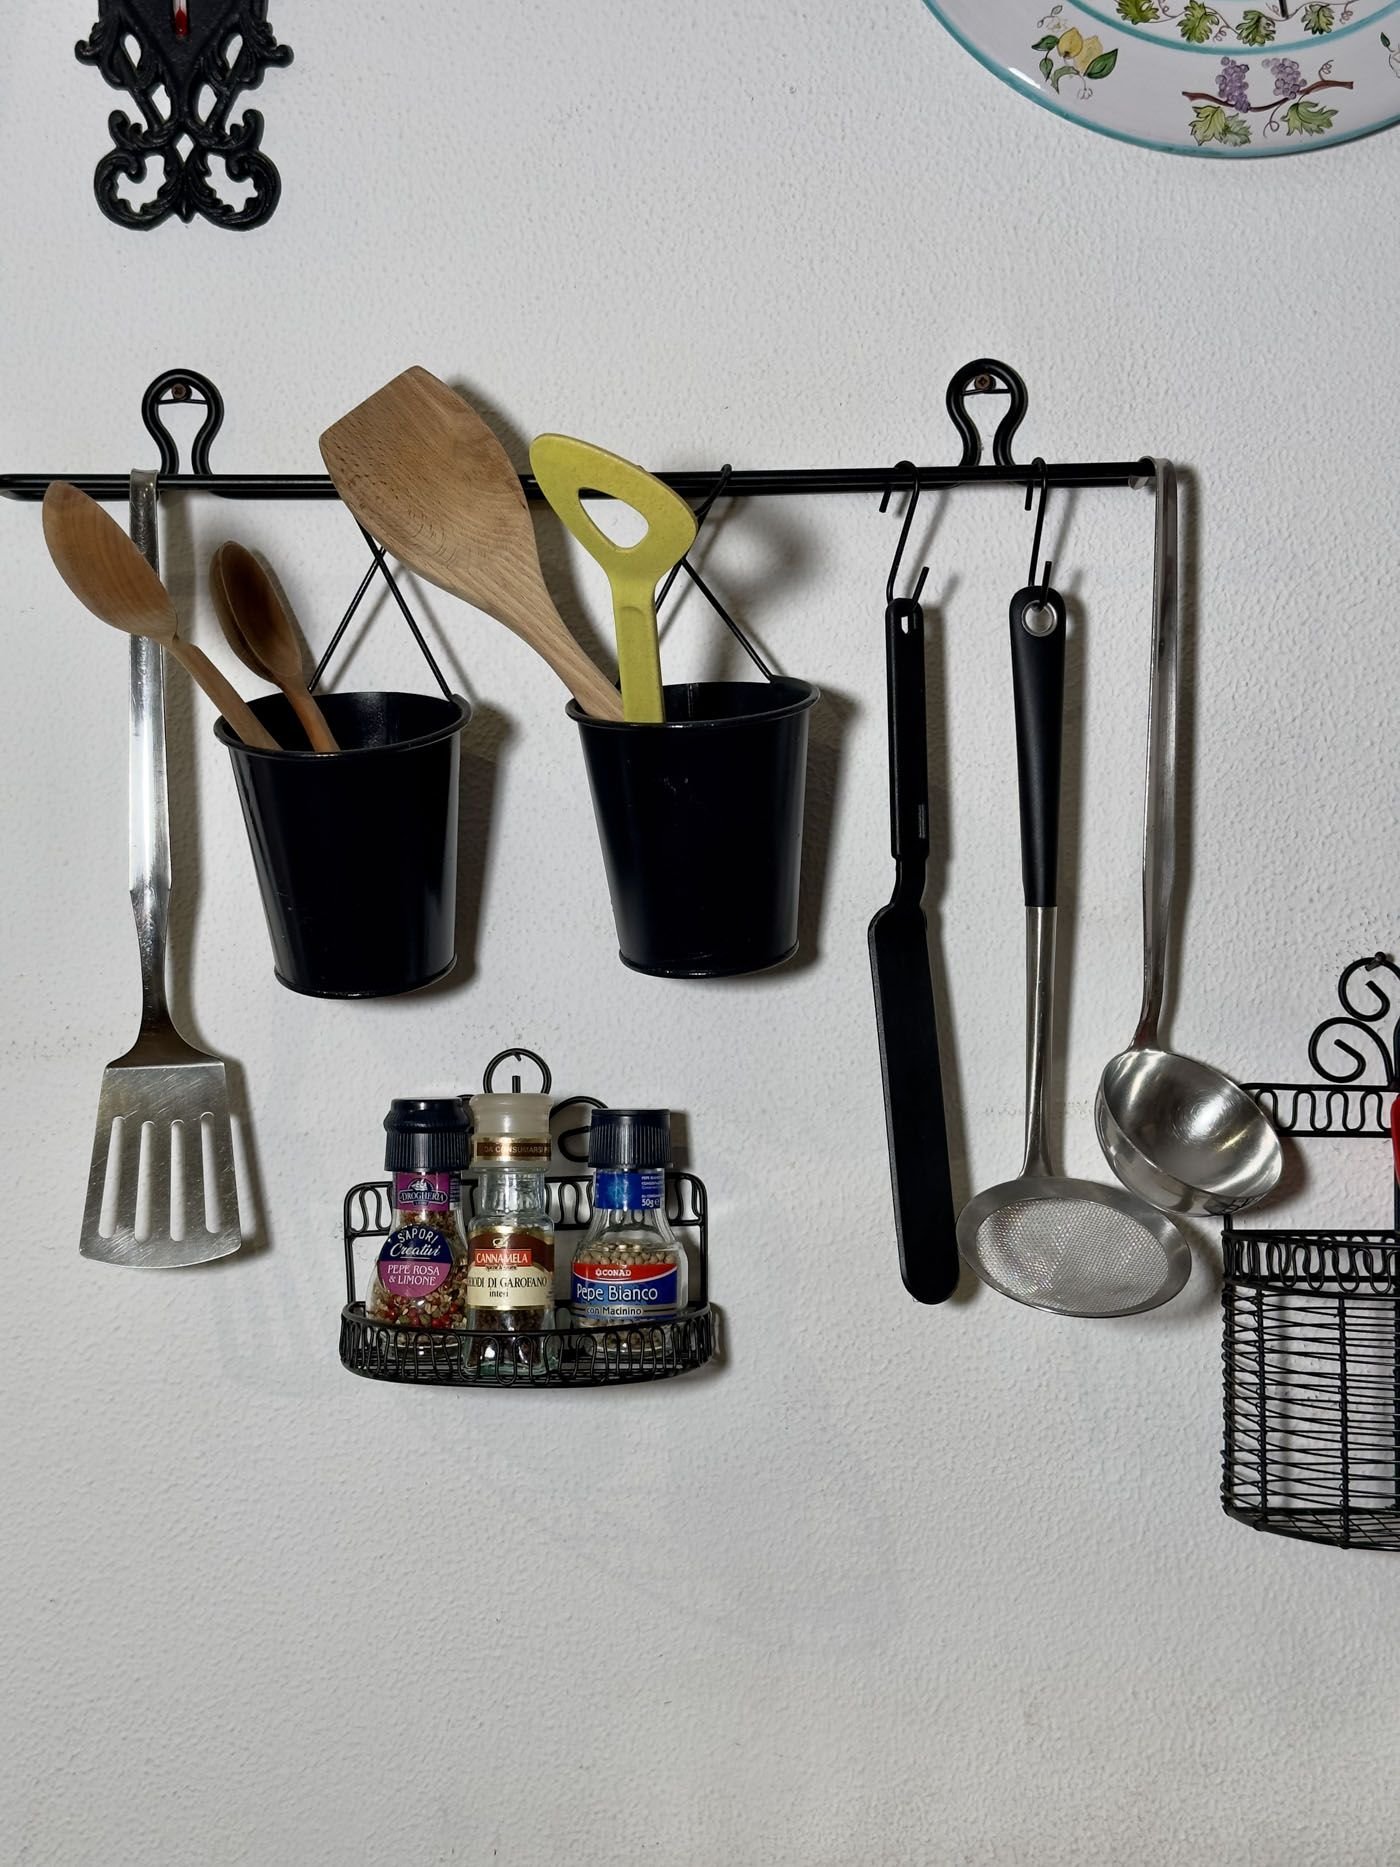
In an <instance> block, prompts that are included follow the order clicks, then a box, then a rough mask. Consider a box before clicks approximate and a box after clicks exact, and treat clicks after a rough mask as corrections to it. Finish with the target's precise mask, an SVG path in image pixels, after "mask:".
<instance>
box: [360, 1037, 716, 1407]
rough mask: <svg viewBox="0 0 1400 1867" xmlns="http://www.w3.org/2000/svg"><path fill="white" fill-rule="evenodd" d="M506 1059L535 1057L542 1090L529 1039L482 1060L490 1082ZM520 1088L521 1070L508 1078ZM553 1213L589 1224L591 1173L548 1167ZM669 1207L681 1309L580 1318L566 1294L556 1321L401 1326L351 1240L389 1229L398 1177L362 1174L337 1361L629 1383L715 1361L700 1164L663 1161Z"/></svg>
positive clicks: (532, 1383) (383, 1369) (469, 1206)
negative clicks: (615, 1320)
mask: <svg viewBox="0 0 1400 1867" xmlns="http://www.w3.org/2000/svg"><path fill="white" fill-rule="evenodd" d="M508 1058H512V1059H515V1060H517V1061H521V1062H530V1063H533V1064H534V1065H535V1066H536V1068H537V1069H538V1070H539V1072H540V1078H541V1087H542V1089H543V1091H544V1092H545V1093H546V1094H547V1093H548V1091H549V1089H550V1087H551V1082H552V1078H551V1075H550V1071H549V1066H548V1064H546V1063H545V1062H544V1060H543V1058H541V1057H540V1056H538V1055H537V1054H536V1053H535V1052H534V1051H532V1050H521V1049H516V1050H503V1051H502V1052H501V1053H500V1054H499V1055H498V1056H496V1057H493V1058H492V1060H491V1062H490V1063H488V1064H487V1066H486V1072H485V1075H484V1078H483V1084H482V1086H483V1088H484V1089H486V1090H487V1091H488V1092H489V1091H490V1089H491V1086H492V1083H493V1082H494V1080H495V1072H496V1070H497V1069H498V1068H499V1066H500V1065H501V1064H502V1063H503V1062H505V1061H506V1060H507V1059H508ZM512 1085H513V1087H514V1089H515V1090H517V1091H518V1090H519V1088H520V1077H519V1076H518V1075H517V1076H514V1077H513V1078H512ZM604 1106H605V1105H604V1104H603V1103H602V1102H600V1101H599V1100H598V1098H597V1097H596V1096H567V1097H565V1098H564V1099H563V1100H562V1101H560V1102H556V1103H555V1104H554V1106H553V1108H552V1109H551V1111H550V1114H551V1119H553V1118H554V1117H557V1116H558V1115H559V1114H560V1113H561V1112H562V1111H563V1110H565V1109H568V1108H574V1107H578V1108H589V1109H593V1108H602V1107H604ZM587 1133H588V1128H587V1124H586V1123H585V1124H584V1125H582V1126H579V1127H574V1128H568V1129H566V1130H565V1131H564V1132H563V1133H562V1134H561V1135H560V1137H559V1142H558V1148H559V1152H560V1153H561V1154H562V1155H563V1156H564V1158H565V1159H566V1160H577V1161H579V1162H582V1160H583V1156H582V1155H580V1154H578V1153H577V1152H576V1151H575V1148H576V1144H577V1143H578V1142H579V1141H581V1140H582V1139H583V1138H584V1137H585V1136H586V1135H587ZM476 1186H477V1182H476V1180H475V1179H474V1178H473V1177H471V1176H464V1177H463V1180H462V1196H463V1204H464V1207H465V1209H466V1213H467V1216H468V1218H470V1217H472V1216H473V1215H474V1214H475V1211H476ZM546 1186H547V1189H548V1195H549V1214H550V1217H551V1219H552V1220H553V1221H554V1229H555V1233H556V1235H563V1236H565V1237H567V1236H570V1235H572V1234H576V1233H578V1232H582V1231H583V1230H584V1229H585V1228H586V1227H587V1225H588V1222H589V1220H590V1219H591V1218H592V1216H593V1205H592V1197H591V1191H592V1180H591V1177H590V1176H589V1175H588V1174H587V1173H581V1174H550V1175H548V1176H547V1178H546ZM666 1216H667V1218H668V1219H669V1220H670V1222H671V1225H672V1226H673V1228H676V1229H677V1230H678V1232H679V1235H680V1236H681V1237H682V1239H683V1240H684V1241H685V1243H686V1244H687V1246H688V1247H689V1249H688V1251H687V1257H688V1259H689V1270H690V1289H691V1297H690V1301H689V1303H688V1304H687V1306H686V1308H685V1309H684V1310H683V1311H682V1312H681V1314H680V1315H679V1316H674V1317H670V1318H666V1319H664V1320H658V1321H656V1322H649V1323H638V1324H635V1325H628V1326H626V1327H622V1328H609V1329H582V1328H579V1327H577V1326H576V1325H575V1324H574V1322H573V1319H572V1316H571V1314H570V1311H569V1306H568V1304H567V1303H560V1304H557V1305H556V1307H555V1326H554V1327H553V1328H552V1329H538V1330H519V1331H514V1330H513V1331H504V1330H483V1329H406V1328H404V1326H403V1325H402V1324H401V1323H386V1322H376V1321H374V1320H373V1319H372V1318H370V1317H369V1316H367V1315H366V1314H365V1306H364V1303H363V1301H362V1300H361V1299H360V1296H359V1294H358V1289H357V1276H356V1263H355V1248H356V1246H357V1245H361V1244H364V1243H365V1242H367V1241H369V1240H372V1239H379V1238H387V1237H388V1235H389V1231H390V1227H391V1224H392V1217H393V1200H392V1186H391V1183H390V1182H389V1181H387V1180H365V1181H361V1182H360V1184H359V1185H358V1186H352V1187H351V1188H350V1190H349V1191H348V1192H347V1193H346V1195H345V1203H344V1216H343V1234H344V1242H345V1307H344V1308H343V1309H342V1310H341V1312H340V1361H341V1365H342V1367H344V1368H347V1369H348V1370H349V1371H350V1373H351V1374H359V1375H363V1376H364V1377H365V1378H366V1379H368V1380H371V1381H396V1382H400V1383H407V1384H410V1385H414V1386H419V1387H497V1388H531V1389H534V1388H561V1387H562V1388H572V1387H622V1386H628V1385H632V1384H635V1383H638V1382H642V1381H665V1380H669V1379H672V1378H673V1377H674V1376H676V1375H680V1374H688V1373H691V1372H692V1371H693V1370H694V1369H696V1368H702V1367H704V1365H705V1363H706V1362H708V1361H710V1360H712V1359H713V1357H714V1355H715V1353H716V1349H717V1346H718V1332H717V1322H716V1317H715V1313H714V1311H713V1310H712V1309H711V1307H710V1299H709V1271H710V1221H709V1201H708V1197H707V1194H706V1190H705V1183H704V1181H703V1180H701V1179H699V1178H698V1176H697V1175H695V1174H693V1173H685V1172H680V1171H676V1170H668V1172H667V1174H666Z"/></svg>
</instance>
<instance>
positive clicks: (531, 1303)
mask: <svg viewBox="0 0 1400 1867" xmlns="http://www.w3.org/2000/svg"><path fill="white" fill-rule="evenodd" d="M549 1108H550V1102H549V1097H548V1096H547V1095H539V1094H531V1093H521V1092H516V1093H515V1094H505V1093H500V1094H497V1093H495V1092H491V1093H488V1094H485V1095H479V1096H473V1097H472V1099H471V1114H472V1125H473V1129H474V1133H473V1137H472V1164H473V1168H474V1170H475V1173H476V1179H477V1184H476V1202H475V1204H476V1210H475V1213H474V1215H473V1217H472V1221H471V1223H470V1225H469V1226H468V1228H467V1274H466V1293H467V1327H468V1328H469V1329H478V1330H489V1331H492V1332H494V1333H499V1334H518V1333H523V1332H525V1331H530V1330H537V1329H549V1328H552V1327H553V1325H554V1225H553V1221H552V1220H551V1219H550V1216H549V1196H548V1190H547V1188H546V1185H545V1174H546V1171H547V1170H548V1167H549V1161H550V1154H551V1151H552V1149H551V1144H550V1138H549Z"/></svg>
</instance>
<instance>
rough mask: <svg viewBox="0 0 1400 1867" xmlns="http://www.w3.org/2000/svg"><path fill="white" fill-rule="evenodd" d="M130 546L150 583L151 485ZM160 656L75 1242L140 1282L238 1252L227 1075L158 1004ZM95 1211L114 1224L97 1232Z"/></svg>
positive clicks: (141, 728)
mask: <svg viewBox="0 0 1400 1867" xmlns="http://www.w3.org/2000/svg"><path fill="white" fill-rule="evenodd" d="M131 535H132V537H133V538H134V539H135V540H136V543H137V544H138V545H139V546H140V548H141V550H142V551H143V552H144V553H145V556H146V558H147V560H148V562H149V563H150V565H151V568H152V569H153V570H157V571H158V570H159V569H160V563H159V548H158V536H157V529H156V476H155V474H154V473H133V474H132V476H131ZM162 653H163V651H162V649H161V647H160V644H159V643H158V642H152V641H149V640H147V639H146V638H144V637H142V636H133V637H132V641H131V771H130V781H129V783H130V789H129V804H130V816H131V910H132V913H133V914H134V915H135V917H136V939H137V944H138V946H139V948H140V952H141V1031H140V1035H139V1036H138V1037H137V1039H136V1042H135V1043H134V1044H133V1045H132V1046H131V1049H130V1050H128V1051H127V1052H126V1054H125V1055H124V1056H121V1057H117V1058H116V1059H115V1060H114V1061H113V1062H111V1063H109V1064H108V1065H107V1068H106V1069H105V1070H104V1072H103V1075H102V1094H101V1097H100V1099H99V1101H98V1105H97V1131H96V1133H95V1134H94V1136H93V1142H92V1166H91V1168H90V1170H89V1173H88V1190H87V1203H86V1205H85V1206H84V1208H83V1233H82V1241H81V1249H82V1254H83V1256H84V1257H85V1258H100V1259H102V1261H103V1262H104V1263H107V1264H129V1265H133V1266H136V1267H138V1268H140V1269H144V1270H171V1269H174V1268H176V1267H177V1266H179V1265H184V1264H206V1263H208V1262H209V1260H210V1259H211V1258H226V1257H228V1255H229V1254H230V1253H231V1252H234V1251H237V1249H238V1247H239V1245H240V1243H241V1242H242V1234H241V1231H240V1227H239V1219H238V1189H237V1186H236V1184H235V1181H234V1174H233V1131H232V1126H231V1123H230V1120H229V1105H228V1078H227V1074H226V1071H225V1069H224V1065H223V1063H222V1062H221V1060H220V1059H219V1058H218V1057H211V1056H206V1055H205V1053H204V1052H203V1051H202V1050H196V1049H195V1048H194V1046H193V1044H188V1043H186V1041H185V1039H184V1038H183V1037H181V1035H180V1033H179V1032H178V1031H177V1030H176V1029H175V1024H174V1021H173V1019H172V1018H171V1016H170V1008H169V1006H168V1004H167V1003H166V997H165V941H166V931H167V927H168V924H169V918H170V801H169V797H168V795H167V792H166V783H165V664H164V661H163V660H162ZM177 1150H178V1154H179V1163H178V1165H179V1172H178V1174H177V1172H176V1160H175V1155H176V1151H177ZM177 1181H178V1184H177ZM109 1182H114V1185H113V1187H112V1194H113V1197H112V1198H111V1199H109V1198H108V1186H109ZM104 1207H106V1208H107V1209H108V1210H109V1211H110V1213H111V1214H112V1223H111V1225H110V1228H109V1229H108V1230H106V1231H105V1232H104V1230H103V1223H102V1222H103V1212H104ZM138 1227H139V1231H138Z"/></svg>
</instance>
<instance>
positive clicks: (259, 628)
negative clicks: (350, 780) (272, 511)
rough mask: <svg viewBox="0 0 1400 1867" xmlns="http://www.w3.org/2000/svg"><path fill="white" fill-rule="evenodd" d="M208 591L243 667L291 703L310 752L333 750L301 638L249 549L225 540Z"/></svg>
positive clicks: (213, 565) (336, 748) (332, 738)
mask: <svg viewBox="0 0 1400 1867" xmlns="http://www.w3.org/2000/svg"><path fill="white" fill-rule="evenodd" d="M209 594H210V595H211V596H212V597H213V599H214V608H215V610H216V611H217V613H218V617H219V622H220V625H221V626H222V628H223V632H224V639H225V641H226V642H227V643H228V645H229V647H230V648H231V649H232V650H233V652H234V654H235V655H237V657H238V659H239V660H240V661H241V662H242V663H243V665H244V667H245V668H248V669H250V670H251V671H252V672H253V673H254V674H256V675H258V676H259V678H260V679H262V680H264V681H271V682H272V684H273V685H274V686H275V687H280V688H281V689H282V692H283V693H284V694H285V695H286V696H287V699H288V700H289V701H290V702H291V705H292V710H293V712H294V713H295V714H296V716H297V718H298V719H299V720H300V721H301V723H302V726H303V728H304V729H305V732H306V736H307V738H308V739H309V740H310V742H311V750H312V751H313V752H338V751H339V750H340V747H339V746H338V745H337V744H336V740H335V735H334V733H332V731H331V729H330V727H329V726H327V724H326V716H325V714H324V713H322V711H321V709H320V708H319V707H318V706H317V704H316V702H315V700H314V699H313V698H312V696H311V690H310V689H309V688H308V686H307V684H306V672H305V669H304V667H303V665H302V657H301V643H300V642H299V641H298V640H297V637H296V631H295V630H294V629H293V627H292V623H291V618H290V617H289V616H288V614H287V612H286V610H285V609H284V608H283V607H282V599H281V597H279V596H278V594H277V590H276V588H275V586H274V585H273V582H272V579H271V578H270V577H269V576H268V574H267V572H266V571H265V570H264V569H263V567H262V565H261V564H260V563H259V562H258V560H257V559H256V558H255V557H254V556H253V554H252V552H251V551H245V550H244V548H243V546H242V545H239V544H235V543H234V542H233V541H232V539H230V540H229V541H228V542H227V543H226V544H221V545H220V546H219V548H218V550H217V551H216V552H215V553H214V556H213V560H212V562H211V563H210V565H209Z"/></svg>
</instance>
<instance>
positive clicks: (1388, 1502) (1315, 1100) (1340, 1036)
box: [1221, 953, 1400, 1550]
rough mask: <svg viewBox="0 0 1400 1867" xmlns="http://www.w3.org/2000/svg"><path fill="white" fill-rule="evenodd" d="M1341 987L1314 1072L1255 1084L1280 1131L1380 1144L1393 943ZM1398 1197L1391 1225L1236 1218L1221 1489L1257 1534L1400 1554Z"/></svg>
mask: <svg viewBox="0 0 1400 1867" xmlns="http://www.w3.org/2000/svg"><path fill="white" fill-rule="evenodd" d="M1337 995H1338V999H1339V1002H1340V1004H1341V1011H1340V1013H1337V1014H1333V1015H1332V1016H1330V1017H1328V1018H1325V1019H1324V1020H1323V1021H1322V1023H1321V1024H1319V1025H1318V1026H1317V1028H1316V1029H1315V1030H1314V1032H1313V1034H1312V1037H1311V1039H1310V1040H1309V1043H1308V1060H1309V1063H1310V1064H1311V1066H1312V1068H1313V1069H1314V1070H1315V1071H1316V1073H1317V1074H1316V1078H1315V1079H1314V1080H1313V1081H1310V1082H1297V1083H1259V1084H1251V1085H1250V1092H1251V1094H1252V1095H1254V1096H1255V1098H1256V1100H1257V1101H1258V1102H1259V1103H1260V1105H1261V1107H1262V1108H1263V1109H1264V1111H1265V1113H1266V1114H1267V1115H1268V1116H1269V1117H1270V1119H1271V1120H1272V1121H1273V1122H1274V1124H1275V1126H1276V1127H1277V1129H1278V1131H1279V1133H1280V1134H1282V1135H1286V1136H1291V1137H1292V1138H1293V1139H1295V1140H1345V1141H1367V1142H1370V1143H1371V1144H1372V1146H1373V1147H1377V1144H1382V1143H1385V1142H1388V1140H1389V1138H1390V1124H1389V1116H1390V1107H1391V1104H1392V1102H1393V1101H1394V1099H1395V1096H1396V1094H1397V1089H1400V967H1397V966H1396V964H1395V963H1394V961H1393V960H1391V959H1389V958H1388V957H1387V956H1386V955H1385V954H1381V953H1377V954H1373V955H1371V956H1370V957H1368V958H1364V959H1358V960H1354V961H1353V962H1352V963H1351V964H1350V965H1349V966H1347V967H1346V968H1345V969H1344V971H1343V972H1342V974H1341V977H1340V979H1339V981H1338V987H1337ZM1378 1156H1379V1148H1378ZM1382 1158H1385V1159H1386V1160H1387V1161H1388V1160H1389V1151H1388V1149H1387V1152H1386V1154H1385V1155H1384V1156H1383V1157H1382ZM1395 1198H1396V1212H1395V1225H1394V1227H1393V1228H1392V1229H1391V1230H1389V1231H1362V1230H1340V1229H1337V1230H1334V1229H1327V1230H1318V1229H1308V1230H1289V1231H1285V1230H1275V1229H1270V1230H1263V1229H1256V1228H1253V1227H1251V1228H1248V1229H1242V1228H1240V1227H1238V1226H1236V1225H1235V1224H1234V1223H1233V1222H1232V1220H1231V1219H1230V1218H1228V1217H1227V1218H1226V1220H1225V1227H1224V1248H1225V1281H1224V1291H1223V1296H1222V1307H1223V1314H1224V1342H1223V1359H1224V1374H1225V1441H1224V1456H1223V1478H1222V1486H1221V1501H1222V1503H1223V1505H1224V1508H1225V1511H1226V1512H1227V1514H1228V1515H1229V1516H1231V1517H1235V1518H1237V1519H1238V1520H1239V1521H1240V1522H1241V1523H1247V1524H1250V1525H1251V1526H1252V1527H1253V1528H1254V1529H1256V1530H1267V1531H1270V1532H1272V1533H1273V1534H1274V1535H1276V1536H1288V1537H1296V1538H1301V1539H1303V1540H1304V1541H1307V1542H1313V1543H1329V1544H1333V1545H1336V1546H1339V1547H1341V1548H1343V1549H1384V1550H1400V1190H1397V1192H1396V1195H1395Z"/></svg>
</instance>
